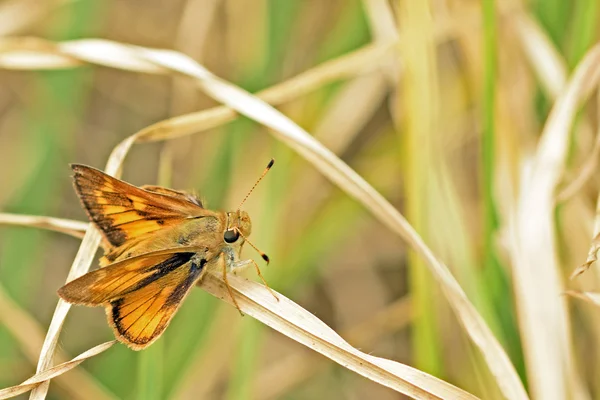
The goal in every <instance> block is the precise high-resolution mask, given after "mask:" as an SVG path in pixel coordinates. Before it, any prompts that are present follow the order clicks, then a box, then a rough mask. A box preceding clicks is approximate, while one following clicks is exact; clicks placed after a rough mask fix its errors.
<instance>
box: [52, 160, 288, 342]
mask: <svg viewBox="0 0 600 400" xmlns="http://www.w3.org/2000/svg"><path fill="white" fill-rule="evenodd" d="M273 163H274V160H271V162H269V165H268V166H267V168H266V169H265V171H264V172H263V174H262V175H261V177H260V178H259V179H258V180H257V182H256V183H255V184H254V186H253V187H252V189H251V190H250V191H249V192H248V194H247V195H246V197H245V198H244V200H243V201H242V203H241V204H240V207H241V205H242V204H243V203H244V202H245V201H246V199H247V198H248V196H249V195H250V193H251V192H252V191H253V190H254V188H255V187H256V185H257V184H258V182H260V181H261V179H262V178H263V177H264V176H265V174H266V173H267V171H268V170H269V169H270V168H271V167H272V166H273ZM71 168H72V170H73V173H74V176H73V183H74V187H75V191H76V193H77V195H78V196H79V199H80V200H81V204H82V205H83V208H84V209H85V211H86V212H87V215H88V217H89V219H90V221H91V222H92V223H93V224H94V225H95V226H96V227H97V228H98V229H99V230H100V232H101V234H102V247H103V249H104V256H103V257H102V258H101V259H100V265H101V267H102V268H99V269H97V270H94V271H91V272H88V273H87V274H85V275H83V276H81V277H79V278H77V279H75V280H73V281H71V282H69V283H67V284H66V285H64V286H63V287H61V288H60V289H59V290H58V295H59V296H60V297H61V298H62V299H63V300H65V301H67V302H69V303H72V304H82V305H86V306H104V307H105V309H106V315H107V319H108V322H109V324H110V326H111V327H112V329H113V331H114V334H115V337H116V338H117V339H118V340H119V341H120V342H122V343H124V344H126V345H127V346H129V347H130V348H132V349H134V350H141V349H144V348H146V347H148V346H150V345H151V344H152V343H153V342H154V341H155V340H156V339H158V338H159V337H160V336H161V334H162V333H163V332H164V330H165V329H166V328H167V326H168V325H169V322H171V319H172V318H173V316H174V315H175V313H176V312H177V310H178V309H179V307H180V305H181V303H182V301H183V300H184V298H185V297H186V296H187V294H188V293H189V291H190V289H191V288H192V287H193V286H194V285H195V284H196V283H198V282H199V281H201V279H202V277H203V276H204V275H205V274H206V273H207V272H208V271H219V270H220V271H221V272H222V276H223V280H224V281H225V284H226V286H227V289H228V290H229V294H230V296H231V298H232V299H233V303H234V305H235V306H236V307H237V308H238V310H240V308H239V306H238V305H237V302H236V300H235V298H234V297H233V292H232V290H231V287H230V286H229V283H228V281H227V273H228V272H230V271H232V270H236V269H238V268H242V267H245V266H248V265H251V264H253V265H254V266H255V267H256V270H257V271H258V274H259V276H260V278H261V279H262V280H263V282H264V283H265V285H266V282H265V281H264V278H263V277H262V275H261V273H260V269H259V268H258V265H257V264H256V262H255V261H254V260H252V259H249V260H240V253H241V250H242V246H243V245H244V243H246V242H247V243H249V244H250V245H251V246H252V247H253V248H254V249H256V250H257V251H258V252H259V253H260V254H261V256H262V258H263V259H264V260H265V261H266V262H267V263H268V262H269V258H268V257H267V255H266V254H264V253H262V252H261V251H260V250H258V249H257V248H256V246H254V245H253V244H252V243H251V242H249V241H248V236H249V235H250V233H251V230H252V223H251V221H250V217H249V215H248V213H247V212H245V211H241V210H240V207H238V209H237V210H236V211H232V212H224V211H212V210H209V209H207V208H204V206H203V204H202V202H201V201H200V200H199V199H198V198H197V197H196V196H194V195H192V194H190V193H186V192H182V191H177V190H173V189H168V188H164V187H159V186H141V187H137V186H134V185H131V184H129V183H127V182H124V181H122V180H120V179H117V178H114V177H112V176H110V175H107V174H105V173H104V172H102V171H100V170H98V169H95V168H92V167H88V166H85V165H80V164H72V165H71ZM266 286H267V288H268V285H266ZM269 290H270V289H269ZM271 293H272V294H273V296H275V294H274V293H273V292H272V291H271ZM275 298H277V296H275ZM240 313H241V310H240Z"/></svg>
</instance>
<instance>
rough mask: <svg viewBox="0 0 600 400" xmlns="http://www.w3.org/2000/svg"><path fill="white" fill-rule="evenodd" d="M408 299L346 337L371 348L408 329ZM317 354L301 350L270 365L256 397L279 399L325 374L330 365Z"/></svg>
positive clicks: (261, 376) (346, 332)
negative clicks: (303, 382)
mask: <svg viewBox="0 0 600 400" xmlns="http://www.w3.org/2000/svg"><path fill="white" fill-rule="evenodd" d="M410 309H411V304H410V299H409V298H408V297H404V298H401V299H399V300H397V301H396V302H394V303H392V304H390V305H389V306H388V307H386V308H385V309H384V310H382V311H380V312H378V313H377V314H375V315H373V316H372V317H371V318H369V319H368V320H366V321H364V322H361V323H360V324H359V325H357V326H354V327H352V328H350V329H347V330H344V331H343V332H342V336H343V337H345V338H347V339H348V342H349V343H352V344H353V345H354V346H356V347H358V348H367V347H371V346H372V345H373V343H376V342H377V341H379V340H381V339H382V338H384V337H385V336H387V335H389V334H391V333H393V332H398V331H399V330H401V329H402V328H405V327H406V326H408V324H409V323H410V321H411V319H412V315H411V313H410ZM325 361H326V360H323V359H322V358H319V357H318V356H317V355H316V354H314V353H309V352H307V351H298V352H295V353H292V354H290V355H288V356H286V357H285V358H282V359H278V360H277V361H276V362H274V363H270V364H269V365H268V366H267V367H266V368H265V369H263V370H262V371H261V372H260V374H259V375H258V377H257V379H256V382H255V384H254V387H255V391H254V394H255V397H256V398H261V399H279V398H281V397H282V396H283V395H284V393H286V392H287V391H289V390H290V388H292V387H294V386H296V385H298V384H299V383H300V382H302V381H305V380H307V379H308V378H309V377H311V376H314V375H317V374H319V373H321V372H323V371H324V370H325V369H326V367H327V363H326V362H325Z"/></svg>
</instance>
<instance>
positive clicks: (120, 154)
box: [30, 135, 136, 400]
mask: <svg viewBox="0 0 600 400" xmlns="http://www.w3.org/2000/svg"><path fill="white" fill-rule="evenodd" d="M135 139H136V135H133V136H130V137H128V138H127V139H125V140H124V141H123V142H121V143H120V144H119V145H118V146H117V147H116V148H115V149H114V150H113V151H112V153H111V155H110V157H109V159H108V162H107V164H106V172H107V173H108V174H111V175H114V176H118V175H119V174H120V171H121V165H122V163H123V160H124V158H125V156H126V155H127V152H128V151H129V149H130V148H131V146H132V145H133V143H134V142H135ZM99 245H100V233H99V232H98V231H97V230H96V229H88V230H87V232H86V234H85V236H84V237H83V240H82V241H81V245H80V246H79V250H78V251H77V255H76V256H75V260H73V264H72V265H71V269H70V270H69V275H68V276H67V282H69V281H71V280H73V279H75V278H77V277H79V276H81V275H83V274H85V273H86V272H87V271H89V269H90V265H91V264H92V260H93V258H94V254H96V250H97V249H98V246H99ZM70 308H71V305H70V304H69V303H67V302H65V301H64V300H62V299H59V300H58V304H57V305H56V309H55V310H54V314H53V315H52V320H51V321H50V326H49V328H48V332H47V333H46V338H45V339H44V344H43V346H42V351H41V352H40V358H39V361H38V365H37V370H36V371H37V372H41V371H44V370H46V369H48V368H49V367H50V366H51V365H52V359H53V356H54V352H55V351H56V345H57V343H58V336H59V335H60V331H61V329H62V325H63V323H64V321H65V318H66V317H67V314H68V312H69V309H70ZM49 384H50V381H45V382H43V383H42V384H41V385H39V386H37V387H35V388H34V389H33V390H32V392H31V395H30V399H32V400H33V399H44V398H46V394H47V393H48V387H49Z"/></svg>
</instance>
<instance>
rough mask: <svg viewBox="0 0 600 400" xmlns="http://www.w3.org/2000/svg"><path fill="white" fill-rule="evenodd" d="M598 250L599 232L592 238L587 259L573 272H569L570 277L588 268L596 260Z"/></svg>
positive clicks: (599, 247)
mask: <svg viewBox="0 0 600 400" xmlns="http://www.w3.org/2000/svg"><path fill="white" fill-rule="evenodd" d="M598 250H600V234H597V235H596V237H594V239H593V240H592V245H591V247H590V250H589V252H588V256H587V260H585V263H583V264H581V265H580V266H579V267H577V268H575V270H574V271H573V273H571V276H570V278H571V279H573V278H575V277H577V276H579V275H581V274H583V273H584V272H585V271H587V270H588V269H589V268H590V266H591V265H592V264H593V263H594V261H597V260H598Z"/></svg>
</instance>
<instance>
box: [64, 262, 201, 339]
mask: <svg viewBox="0 0 600 400" xmlns="http://www.w3.org/2000/svg"><path fill="white" fill-rule="evenodd" d="M205 263H206V260H204V259H200V258H199V257H198V256H197V255H195V253H175V254H162V255H154V256H148V257H136V258H135V259H133V260H124V261H121V262H118V263H115V264H112V265H109V266H107V267H105V268H101V269H98V270H95V271H92V272H89V273H87V274H85V275H83V276H82V277H80V278H78V279H76V280H74V281H72V282H69V283H68V284H66V285H65V286H63V287H62V288H61V289H60V290H59V292H58V293H59V295H60V296H61V297H62V298H63V299H65V300H66V301H68V302H70V303H78V304H85V305H91V306H96V305H104V306H105V307H106V314H107V317H108V321H109V323H110V325H111V326H112V328H113V330H114V332H115V336H116V337H117V338H118V339H119V341H121V342H123V343H125V344H126V345H128V346H129V347H131V348H133V349H135V350H140V349H143V348H145V347H147V346H149V345H150V344H151V343H152V342H153V341H154V340H156V339H157V338H158V337H159V336H160V335H161V334H162V332H163V331H164V330H165V328H166V327H167V326H168V324H169V322H170V321H171V319H172V318H173V315H175V312H176V311H177V310H178V309H179V306H180V305H181V302H182V301H183V299H184V298H185V296H186V295H187V294H188V292H189V290H190V288H191V287H192V286H193V285H194V284H195V283H196V282H197V281H198V280H199V279H200V278H201V277H202V273H203V272H204V264H205Z"/></svg>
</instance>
